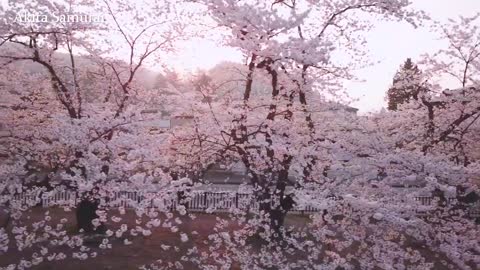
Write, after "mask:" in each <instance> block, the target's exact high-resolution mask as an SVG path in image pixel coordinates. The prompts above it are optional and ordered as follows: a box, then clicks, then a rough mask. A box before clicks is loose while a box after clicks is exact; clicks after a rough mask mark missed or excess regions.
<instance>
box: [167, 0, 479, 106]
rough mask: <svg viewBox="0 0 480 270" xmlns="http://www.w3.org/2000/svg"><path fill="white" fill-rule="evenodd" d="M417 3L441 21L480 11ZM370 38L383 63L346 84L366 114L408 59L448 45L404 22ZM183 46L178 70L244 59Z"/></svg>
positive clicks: (210, 45) (208, 45) (436, 1)
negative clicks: (360, 79)
mask: <svg viewBox="0 0 480 270" xmlns="http://www.w3.org/2000/svg"><path fill="white" fill-rule="evenodd" d="M413 3H414V4H413V5H414V7H415V8H418V9H423V10H425V11H426V12H427V13H428V14H430V16H431V17H432V18H433V19H434V20H438V21H446V20H447V19H448V18H456V17H458V16H472V15H474V14H475V13H476V12H480V0H413ZM367 37H368V42H369V46H368V50H369V51H370V55H371V56H372V60H373V61H375V62H376V61H379V63H378V64H376V65H374V66H372V67H369V68H366V69H363V70H360V71H358V72H357V73H356V74H357V76H359V77H360V78H362V79H363V80H364V82H350V83H347V84H345V88H346V89H347V90H348V92H349V93H350V95H351V96H352V97H355V98H358V99H359V101H357V102H355V103H354V104H353V105H354V106H355V107H357V108H359V109H360V111H362V112H367V111H375V110H379V109H381V108H382V107H384V106H385V101H384V97H385V91H386V90H387V89H388V87H389V86H390V84H391V83H392V78H393V76H394V74H395V72H396V71H397V69H398V68H399V66H400V65H401V64H402V63H403V62H404V61H405V59H406V58H408V57H411V58H412V59H413V60H414V61H415V60H417V59H419V58H420V56H421V55H422V54H424V53H426V52H433V51H436V50H438V49H439V48H441V47H442V46H443V45H444V42H442V41H440V40H438V36H437V35H436V34H434V33H432V32H431V31H430V29H429V28H427V27H421V28H418V29H415V28H413V27H412V26H410V25H408V24H406V23H402V22H382V23H380V24H377V26H376V28H375V29H374V30H372V31H371V32H369V33H368V36H367ZM183 47H184V48H182V50H181V51H180V52H179V53H178V56H177V57H176V58H175V59H174V60H172V62H173V65H174V66H175V67H176V69H177V70H178V71H184V72H185V71H186V72H192V71H195V70H197V69H208V68H211V67H213V66H215V65H216V64H217V63H219V62H221V61H235V62H239V61H241V60H242V58H241V54H240V53H239V52H237V51H235V50H234V49H231V48H226V47H221V46H219V45H217V44H216V43H215V42H213V41H208V40H200V39H199V40H195V41H191V42H188V43H186V44H184V46H183Z"/></svg>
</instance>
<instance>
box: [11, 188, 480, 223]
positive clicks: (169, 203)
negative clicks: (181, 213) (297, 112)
mask: <svg viewBox="0 0 480 270" xmlns="http://www.w3.org/2000/svg"><path fill="white" fill-rule="evenodd" d="M112 194H113V196H110V197H109V198H108V199H107V202H106V203H107V204H108V205H109V206H111V207H120V206H122V207H125V208H134V207H136V206H138V205H140V204H142V205H144V206H147V207H154V206H158V205H162V206H164V207H167V208H170V209H174V208H176V207H177V206H178V205H179V201H178V197H177V196H176V194H174V195H173V196H170V197H167V198H165V197H157V196H155V194H154V193H142V192H137V191H119V192H112ZM188 198H189V200H188V209H189V210H191V211H199V212H203V211H207V212H208V211H211V212H226V211H230V210H231V209H243V210H246V209H248V210H258V207H259V204H258V202H257V201H256V200H253V199H252V194H247V193H238V192H210V191H195V192H193V194H192V196H190V197H188ZM78 200H79V198H78V197H77V193H76V192H74V191H59V192H45V193H43V194H42V195H40V194H39V193H38V192H37V193H22V194H18V195H15V196H14V200H13V201H14V202H16V203H20V204H21V205H25V206H35V205H41V206H43V207H52V206H71V207H74V206H75V205H76V204H77V203H78V202H79V201H78ZM415 200H416V201H418V202H420V205H422V206H432V205H433V204H434V202H435V199H434V198H433V197H427V196H425V197H417V198H415ZM448 203H450V204H454V203H456V202H455V200H453V199H450V200H449V201H448ZM321 210H322V209H318V208H316V207H314V206H311V205H305V206H303V207H299V206H294V208H293V209H292V212H300V213H313V212H319V211H321ZM469 215H470V216H471V217H475V218H476V217H480V202H477V203H475V204H473V205H471V206H470V209H469Z"/></svg>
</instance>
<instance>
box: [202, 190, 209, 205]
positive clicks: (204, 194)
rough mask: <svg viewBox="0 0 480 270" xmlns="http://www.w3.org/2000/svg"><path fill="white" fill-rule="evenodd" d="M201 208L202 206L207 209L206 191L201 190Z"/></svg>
mask: <svg viewBox="0 0 480 270" xmlns="http://www.w3.org/2000/svg"><path fill="white" fill-rule="evenodd" d="M203 208H204V209H207V208H208V205H207V192H203Z"/></svg>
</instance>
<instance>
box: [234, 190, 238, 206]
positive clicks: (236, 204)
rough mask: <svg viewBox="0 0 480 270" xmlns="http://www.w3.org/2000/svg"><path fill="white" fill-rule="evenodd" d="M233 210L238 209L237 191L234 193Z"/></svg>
mask: <svg viewBox="0 0 480 270" xmlns="http://www.w3.org/2000/svg"><path fill="white" fill-rule="evenodd" d="M235 208H237V209H238V191H237V192H236V193H235Z"/></svg>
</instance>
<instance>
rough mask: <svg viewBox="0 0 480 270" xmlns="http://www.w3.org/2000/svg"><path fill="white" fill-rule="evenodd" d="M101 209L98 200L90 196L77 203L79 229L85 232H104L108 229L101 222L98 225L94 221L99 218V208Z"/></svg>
mask: <svg viewBox="0 0 480 270" xmlns="http://www.w3.org/2000/svg"><path fill="white" fill-rule="evenodd" d="M98 209H99V203H98V200H96V199H92V198H89V197H85V198H83V199H82V200H81V201H80V203H79V204H78V205H77V209H76V217H77V229H78V230H79V231H80V230H83V232H85V233H104V232H105V231H106V228H105V225H104V224H101V225H100V226H98V227H96V228H95V226H94V225H93V223H92V221H93V220H94V219H96V218H98V215H97V210H98Z"/></svg>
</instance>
